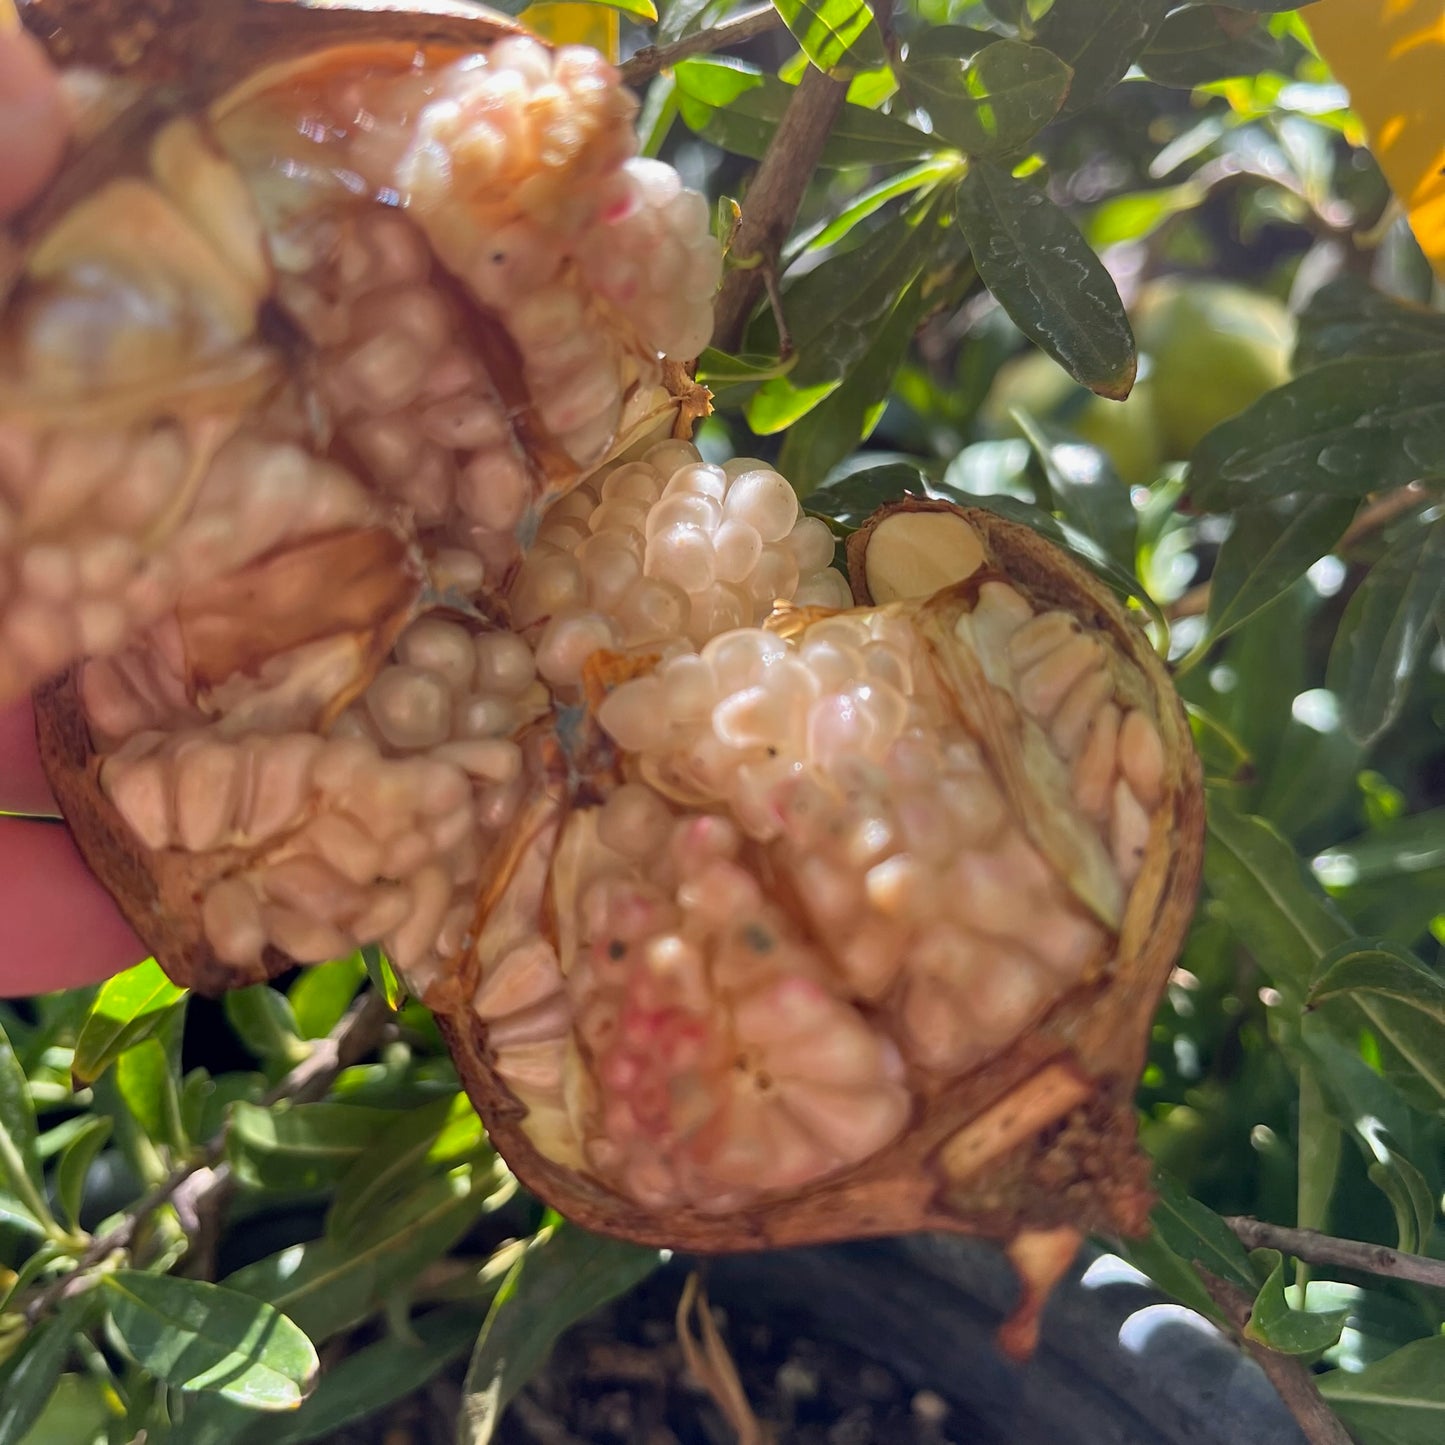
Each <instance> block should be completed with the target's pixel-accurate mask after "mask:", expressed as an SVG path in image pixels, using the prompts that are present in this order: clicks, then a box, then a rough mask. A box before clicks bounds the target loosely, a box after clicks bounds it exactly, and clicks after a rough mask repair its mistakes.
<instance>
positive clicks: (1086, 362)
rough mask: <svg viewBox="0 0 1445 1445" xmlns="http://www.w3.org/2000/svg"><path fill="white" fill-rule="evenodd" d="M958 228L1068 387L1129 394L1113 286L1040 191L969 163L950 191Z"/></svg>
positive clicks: (1130, 376)
mask: <svg viewBox="0 0 1445 1445" xmlns="http://www.w3.org/2000/svg"><path fill="white" fill-rule="evenodd" d="M958 224H959V227H960V228H961V229H962V231H963V234H964V238H965V239H966V240H967V241H968V245H969V250H970V251H971V252H972V253H973V262H974V265H975V266H976V267H977V268H978V274H979V276H980V278H981V279H982V281H983V283H984V285H986V286H987V287H988V289H989V290H990V291H992V292H993V294H994V295H995V296H996V297H997V298H998V301H999V303H1000V305H1002V306H1003V308H1004V310H1005V311H1007V312H1008V314H1009V315H1010V316H1011V317H1012V318H1013V321H1014V324H1015V325H1016V326H1017V327H1018V328H1019V330H1020V331H1022V332H1023V333H1024V335H1025V336H1027V337H1028V338H1029V339H1030V340H1031V341H1034V342H1035V343H1037V344H1038V345H1039V346H1041V347H1042V348H1043V349H1044V350H1045V351H1046V352H1048V354H1049V355H1050V356H1052V357H1053V358H1054V360H1055V361H1057V362H1058V363H1059V365H1060V366H1062V367H1063V368H1064V370H1065V371H1067V372H1068V373H1069V375H1070V376H1072V377H1073V378H1074V379H1075V380H1076V381H1079V382H1082V383H1083V384H1084V385H1085V386H1087V387H1089V388H1090V389H1091V390H1093V391H1096V392H1098V393H1099V394H1100V395H1101V396H1108V397H1113V398H1115V399H1116V400H1119V399H1122V398H1124V397H1126V396H1128V394H1129V390H1130V388H1131V387H1132V386H1133V385H1134V372H1135V367H1136V364H1137V356H1136V354H1135V349H1134V333H1133V331H1132V330H1131V329H1130V326H1129V318H1128V317H1127V316H1126V315H1125V314H1124V303H1123V302H1122V301H1121V300H1120V299H1119V292H1118V288H1117V287H1116V286H1115V285H1114V281H1113V278H1112V277H1111V276H1110V275H1109V273H1108V271H1107V270H1105V268H1104V263H1103V262H1102V261H1100V260H1099V258H1098V257H1097V256H1096V255H1095V254H1094V252H1093V251H1092V250H1090V249H1089V244H1088V242H1087V241H1085V240H1084V238H1083V236H1082V235H1080V233H1079V229H1078V227H1077V226H1075V225H1074V223H1073V222H1072V221H1071V220H1070V219H1069V218H1068V217H1067V216H1066V215H1065V214H1064V213H1063V211H1061V210H1060V209H1059V208H1058V207H1057V206H1056V205H1054V203H1053V202H1052V201H1051V200H1050V199H1049V198H1048V196H1047V195H1046V194H1045V193H1044V191H1043V189H1042V188H1041V187H1040V186H1039V185H1038V184H1037V183H1036V182H1034V181H1032V180H1016V179H1015V178H1014V177H1012V176H1010V175H1009V174H1008V173H1007V172H1006V171H1002V170H998V169H996V168H995V167H993V166H991V165H989V164H988V163H987V162H984V161H978V162H975V163H974V165H972V166H971V167H970V168H969V172H968V175H967V176H966V177H965V179H964V181H963V184H962V185H961V186H960V187H959V190H958Z"/></svg>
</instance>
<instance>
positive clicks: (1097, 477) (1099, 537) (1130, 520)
mask: <svg viewBox="0 0 1445 1445" xmlns="http://www.w3.org/2000/svg"><path fill="white" fill-rule="evenodd" d="M1010 415H1012V416H1013V418H1014V420H1015V421H1017V422H1018V425H1019V430H1020V431H1022V432H1023V434H1024V436H1025V437H1026V438H1027V439H1028V442H1029V445H1030V446H1031V447H1033V449H1034V452H1035V454H1036V455H1037V456H1038V458H1039V461H1040V462H1042V463H1043V468H1044V475H1045V476H1046V477H1047V478H1048V483H1049V490H1050V491H1051V492H1052V493H1053V501H1054V509H1055V510H1056V511H1058V512H1060V513H1062V514H1063V516H1064V519H1065V520H1066V521H1068V522H1071V523H1072V524H1073V525H1074V526H1075V527H1077V528H1078V530H1079V531H1081V532H1082V533H1083V534H1084V535H1085V536H1086V537H1088V538H1090V539H1091V540H1092V541H1094V542H1096V543H1097V544H1098V545H1099V547H1100V548H1101V549H1102V550H1103V551H1104V552H1106V553H1108V555H1109V556H1110V557H1112V558H1113V559H1114V560H1115V561H1116V562H1118V563H1119V564H1120V565H1121V566H1122V567H1125V568H1127V569H1129V570H1130V571H1131V572H1132V571H1133V568H1134V548H1135V540H1136V537H1137V535H1138V518H1137V516H1136V515H1135V512H1134V504H1133V502H1132V501H1131V500H1130V499H1129V488H1128V487H1126V486H1125V485H1124V483H1123V482H1121V481H1120V480H1119V476H1118V473H1117V472H1115V470H1114V468H1113V466H1112V465H1111V464H1110V462H1109V459H1108V457H1106V456H1105V455H1104V453H1103V452H1101V451H1100V450H1099V449H1098V448H1097V447H1091V446H1089V445H1087V444H1086V443H1084V442H1081V441H1079V440H1077V439H1076V438H1074V437H1070V436H1068V435H1067V434H1066V433H1064V432H1062V431H1060V430H1059V429H1058V428H1057V427H1051V426H1048V425H1047V424H1046V423H1044V422H1040V421H1037V420H1036V419H1035V418H1034V417H1032V416H1030V415H1029V414H1028V412H1026V411H1024V410H1023V409H1022V408H1021V407H1014V408H1011V410H1010Z"/></svg>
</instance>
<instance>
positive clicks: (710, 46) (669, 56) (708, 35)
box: [618, 3, 783, 85]
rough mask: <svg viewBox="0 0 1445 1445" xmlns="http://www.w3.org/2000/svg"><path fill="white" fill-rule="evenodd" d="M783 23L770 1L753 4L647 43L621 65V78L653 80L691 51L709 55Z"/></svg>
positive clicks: (691, 52) (695, 53)
mask: <svg viewBox="0 0 1445 1445" xmlns="http://www.w3.org/2000/svg"><path fill="white" fill-rule="evenodd" d="M782 23H783V17H782V16H781V15H779V14H778V12H777V8H776V7H775V6H774V5H772V4H771V3H769V4H767V5H754V6H753V7H752V9H750V10H743V11H740V12H739V13H738V14H736V15H734V16H733V17H732V18H731V19H729V20H724V21H722V22H721V23H720V24H717V25H714V26H713V27H712V28H711V29H710V30H699V31H698V32H697V33H696V34H694V35H684V36H683V37H682V39H681V40H674V41H673V42H672V43H671V44H669V45H645V46H643V48H642V49H641V50H639V51H638V52H637V53H636V54H635V55H634V56H632V58H631V59H630V60H626V61H624V62H623V63H622V65H621V66H619V67H618V68H619V69H620V70H621V72H622V79H623V80H624V81H626V83H627V84H628V85H636V84H637V83H638V82H639V81H642V80H651V79H652V77H653V76H654V75H656V74H658V72H659V71H663V70H666V69H667V68H668V67H669V66H672V65H676V64H677V62H678V61H679V60H686V59H687V57H688V56H689V55H706V54H707V53H708V52H710V51H713V50H726V49H727V47H728V46H729V45H741V44H742V43H743V42H744V41H745V40H753V39H755V38H756V37H757V36H759V35H766V34H767V32H768V31H769V30H775V29H776V28H777V27H778V26H779V25H781V24H782Z"/></svg>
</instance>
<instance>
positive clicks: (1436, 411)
mask: <svg viewBox="0 0 1445 1445" xmlns="http://www.w3.org/2000/svg"><path fill="white" fill-rule="evenodd" d="M1442 457H1445V355H1440V356H1412V357H1398V356H1394V357H1368V356H1367V357H1349V358H1346V359H1342V360H1338V361H1332V362H1329V363H1327V364H1326V365H1324V366H1319V367H1316V368H1315V369H1314V370H1313V371H1307V372H1305V374H1304V375H1303V376H1298V377H1296V378H1295V379H1294V380H1293V381H1290V382H1287V383H1286V384H1285V385H1284V386H1281V387H1277V388H1276V389H1275V390H1274V391H1271V392H1268V393H1266V395H1264V396H1262V397H1261V398H1260V399H1259V400H1258V401H1257V402H1255V403H1254V405H1253V406H1251V407H1249V408H1248V409H1247V410H1245V411H1242V412H1241V413H1240V414H1239V415H1238V416H1235V417H1231V418H1230V419H1229V420H1228V421H1225V422H1222V423H1221V424H1220V425H1219V426H1217V427H1215V428H1214V430H1213V431H1211V432H1210V433H1208V435H1207V436H1205V438H1204V440H1203V441H1201V442H1200V443H1199V445H1198V446H1197V447H1196V448H1195V450H1194V455H1193V456H1192V457H1191V458H1190V460H1189V494H1190V498H1191V500H1192V501H1193V502H1194V504H1195V505H1196V506H1200V507H1206V508H1208V509H1209V510H1210V511H1215V512H1227V511H1231V510H1232V509H1233V508H1235V507H1242V506H1246V505H1248V504H1249V503H1251V502H1265V501H1268V500H1269V499H1270V498H1272V497H1282V496H1285V495H1286V494H1287V493H1289V492H1311V493H1318V492H1331V493H1334V494H1335V495H1337V496H1345V497H1362V496H1364V495H1365V494H1366V493H1367V492H1375V491H1387V490H1389V489H1390V488H1391V487H1399V486H1403V485H1405V484H1406V483H1407V482H1413V481H1415V480H1416V479H1417V478H1419V477H1424V476H1430V475H1432V474H1433V473H1435V472H1437V471H1439V469H1440V465H1441V458H1442Z"/></svg>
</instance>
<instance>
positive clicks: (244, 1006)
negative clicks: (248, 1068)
mask: <svg viewBox="0 0 1445 1445" xmlns="http://www.w3.org/2000/svg"><path fill="white" fill-rule="evenodd" d="M222 1007H223V1008H224V1009H225V1011H226V1018H227V1020H228V1021H229V1023H230V1025H231V1027H232V1028H233V1029H235V1031H236V1032H237V1034H239V1035H240V1038H241V1041H242V1042H243V1043H244V1044H245V1045H246V1047H247V1048H248V1049H250V1050H251V1052H252V1053H253V1054H255V1055H256V1057H257V1058H259V1059H264V1060H266V1061H267V1062H269V1063H271V1064H272V1065H273V1067H274V1068H275V1069H277V1070H279V1071H282V1072H284V1071H285V1070H286V1069H290V1068H294V1067H295V1066H296V1065H297V1064H298V1063H300V1062H301V1060H302V1059H304V1058H305V1057H306V1045H305V1044H304V1043H303V1042H302V1041H301V1030H300V1028H299V1026H298V1025H297V1023H296V1015H295V1014H294V1013H293V1012H292V1011H291V1005H290V1004H289V1003H288V1002H287V1001H286V995H285V994H284V993H282V992H281V991H280V990H279V989H275V988H272V987H271V985H270V984H269V983H258V984H253V985H252V986H251V987H250V988H238V989H233V990H232V991H231V992H230V993H228V994H227V995H226V997H225V999H224V1000H223V1001H222Z"/></svg>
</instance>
